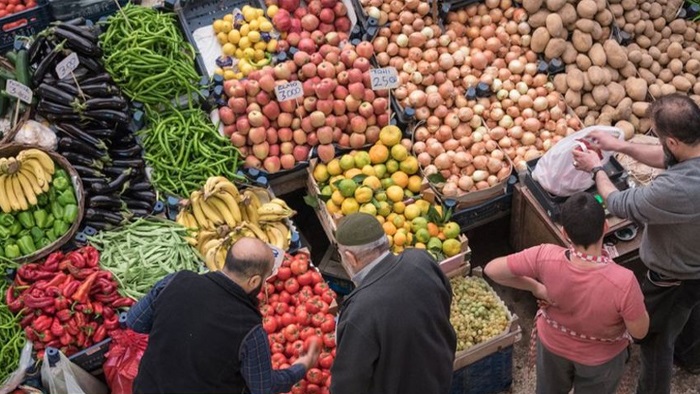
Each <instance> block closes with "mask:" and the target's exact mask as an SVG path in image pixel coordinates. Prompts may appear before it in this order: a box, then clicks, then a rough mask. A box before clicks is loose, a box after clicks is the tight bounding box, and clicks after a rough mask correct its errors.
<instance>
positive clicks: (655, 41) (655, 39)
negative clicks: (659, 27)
mask: <svg viewBox="0 0 700 394" xmlns="http://www.w3.org/2000/svg"><path fill="white" fill-rule="evenodd" d="M663 38H664V36H662V35H661V33H659V32H658V31H657V32H656V33H654V34H652V36H651V38H650V39H649V43H650V44H651V46H654V45H656V44H658V43H659V42H661V40H663Z"/></svg>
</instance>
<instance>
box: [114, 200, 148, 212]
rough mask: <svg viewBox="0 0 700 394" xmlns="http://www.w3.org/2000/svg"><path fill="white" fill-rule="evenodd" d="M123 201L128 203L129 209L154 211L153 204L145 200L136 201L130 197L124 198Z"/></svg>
mask: <svg viewBox="0 0 700 394" xmlns="http://www.w3.org/2000/svg"><path fill="white" fill-rule="evenodd" d="M122 201H124V202H125V203H126V206H127V208H129V209H149V210H151V211H153V205H154V204H153V203H150V202H148V201H143V200H134V199H131V198H128V197H122Z"/></svg>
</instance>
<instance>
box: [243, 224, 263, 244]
mask: <svg viewBox="0 0 700 394" xmlns="http://www.w3.org/2000/svg"><path fill="white" fill-rule="evenodd" d="M242 224H243V226H244V227H245V228H247V229H248V230H250V231H252V232H253V235H254V236H255V238H257V239H259V240H261V241H263V242H267V241H268V239H267V235H266V234H265V232H264V231H262V230H261V229H260V227H258V225H257V224H254V223H242Z"/></svg>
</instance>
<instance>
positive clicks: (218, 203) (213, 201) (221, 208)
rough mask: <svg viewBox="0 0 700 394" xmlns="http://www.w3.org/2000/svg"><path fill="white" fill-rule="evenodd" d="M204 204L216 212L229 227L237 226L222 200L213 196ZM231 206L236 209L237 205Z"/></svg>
mask: <svg viewBox="0 0 700 394" xmlns="http://www.w3.org/2000/svg"><path fill="white" fill-rule="evenodd" d="M205 203H206V204H209V205H210V206H211V207H212V208H214V209H215V210H216V211H218V212H219V214H220V215H221V217H222V218H223V219H224V222H226V224H227V225H228V226H229V227H235V226H236V225H237V224H238V222H237V221H236V219H235V218H234V217H233V213H232V212H231V210H230V209H229V207H228V205H226V203H225V202H224V201H223V200H221V199H219V198H217V197H216V196H213V197H211V198H209V199H208V200H206V202H205ZM233 205H234V206H235V207H236V209H238V205H236V204H233Z"/></svg>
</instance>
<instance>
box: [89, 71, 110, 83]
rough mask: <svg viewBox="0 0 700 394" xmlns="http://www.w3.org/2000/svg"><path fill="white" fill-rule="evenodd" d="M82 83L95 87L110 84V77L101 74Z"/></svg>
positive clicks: (104, 73)
mask: <svg viewBox="0 0 700 394" xmlns="http://www.w3.org/2000/svg"><path fill="white" fill-rule="evenodd" d="M82 82H83V84H85V85H96V84H100V83H112V77H110V76H109V74H108V73H106V72H102V73H100V74H97V75H95V76H92V77H90V78H85V80H84V81H82Z"/></svg>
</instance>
